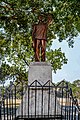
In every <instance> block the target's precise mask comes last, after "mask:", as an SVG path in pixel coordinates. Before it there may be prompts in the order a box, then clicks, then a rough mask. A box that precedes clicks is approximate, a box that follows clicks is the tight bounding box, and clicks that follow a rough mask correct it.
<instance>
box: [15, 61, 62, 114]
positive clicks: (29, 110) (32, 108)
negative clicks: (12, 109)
mask: <svg viewBox="0 0 80 120" xmlns="http://www.w3.org/2000/svg"><path fill="white" fill-rule="evenodd" d="M44 84H45V85H44ZM50 86H53V87H50ZM55 89H56V88H55V87H54V85H53V84H52V69H51V64H50V63H46V62H33V63H31V64H30V66H29V72H28V86H27V90H26V91H24V96H23V100H22V103H21V104H20V106H19V108H18V109H17V112H16V114H17V116H19V115H22V114H23V115H25V116H28V115H29V116H30V115H33V116H34V115H37V116H40V115H46V116H47V115H55V114H57V115H59V114H62V113H61V112H62V111H61V106H60V102H59V100H58V98H57V96H56V94H55Z"/></svg>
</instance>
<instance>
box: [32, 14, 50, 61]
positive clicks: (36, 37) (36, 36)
mask: <svg viewBox="0 0 80 120" xmlns="http://www.w3.org/2000/svg"><path fill="white" fill-rule="evenodd" d="M51 22H52V16H51V15H50V14H49V15H47V21H44V16H43V15H40V16H39V22H38V24H34V25H33V31H32V41H33V48H34V53H35V55H34V56H35V61H36V62H39V61H40V53H41V61H43V62H44V61H45V51H46V41H47V29H48V26H49V25H50V24H51Z"/></svg>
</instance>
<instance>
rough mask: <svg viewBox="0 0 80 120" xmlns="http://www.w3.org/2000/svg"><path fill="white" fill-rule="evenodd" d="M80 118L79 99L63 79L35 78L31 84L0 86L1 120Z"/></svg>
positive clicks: (67, 119)
mask: <svg viewBox="0 0 80 120" xmlns="http://www.w3.org/2000/svg"><path fill="white" fill-rule="evenodd" d="M19 119H20V120H25V119H55V120H58V119H59V120H62V119H64V120H80V108H79V104H78V101H77V99H76V98H75V97H73V94H72V89H71V88H68V84H67V83H65V82H64V81H62V82H60V83H59V84H58V85H55V84H53V83H52V82H50V81H47V82H46V83H45V84H44V85H41V83H40V82H39V81H37V80H35V81H34V82H33V83H32V84H31V85H27V84H24V83H23V82H20V83H15V82H14V83H12V82H11V83H10V85H9V86H8V87H2V88H1V90H0V120H19Z"/></svg>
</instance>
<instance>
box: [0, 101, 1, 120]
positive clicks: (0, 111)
mask: <svg viewBox="0 0 80 120" xmlns="http://www.w3.org/2000/svg"><path fill="white" fill-rule="evenodd" d="M0 120H1V101H0Z"/></svg>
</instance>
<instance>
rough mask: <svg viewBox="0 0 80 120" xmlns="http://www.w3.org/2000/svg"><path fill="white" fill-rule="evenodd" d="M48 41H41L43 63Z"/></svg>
mask: <svg viewBox="0 0 80 120" xmlns="http://www.w3.org/2000/svg"><path fill="white" fill-rule="evenodd" d="M45 51H46V40H41V61H43V62H44V61H45Z"/></svg>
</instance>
